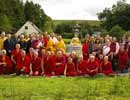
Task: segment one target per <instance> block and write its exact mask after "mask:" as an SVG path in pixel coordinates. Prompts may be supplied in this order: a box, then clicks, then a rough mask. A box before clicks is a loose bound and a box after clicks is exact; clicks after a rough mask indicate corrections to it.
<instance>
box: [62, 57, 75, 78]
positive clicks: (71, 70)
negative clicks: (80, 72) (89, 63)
mask: <svg viewBox="0 0 130 100" xmlns="http://www.w3.org/2000/svg"><path fill="white" fill-rule="evenodd" d="M64 75H65V76H76V75H77V73H76V67H75V64H74V63H73V59H72V58H71V57H69V58H68V62H67V63H66V65H65V70H64Z"/></svg>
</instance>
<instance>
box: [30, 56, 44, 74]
mask: <svg viewBox="0 0 130 100" xmlns="http://www.w3.org/2000/svg"><path fill="white" fill-rule="evenodd" d="M31 63H32V71H33V73H35V72H36V71H38V72H39V74H40V73H41V71H42V69H41V59H40V58H39V57H37V58H36V59H33V60H32V61H31Z"/></svg>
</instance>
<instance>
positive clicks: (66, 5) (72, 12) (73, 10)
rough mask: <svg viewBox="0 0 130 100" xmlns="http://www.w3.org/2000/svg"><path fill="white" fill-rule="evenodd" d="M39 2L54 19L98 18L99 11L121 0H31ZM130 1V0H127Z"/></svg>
mask: <svg viewBox="0 0 130 100" xmlns="http://www.w3.org/2000/svg"><path fill="white" fill-rule="evenodd" d="M30 1H33V2H35V3H39V4H40V5H41V7H42V8H43V9H44V11H45V13H46V14H47V15H48V16H50V17H51V18H52V19H64V20H78V19H80V20H98V18H97V15H96V14H97V13H98V12H101V11H102V10H103V9H104V8H106V7H111V6H112V5H113V4H116V2H117V1H119V0H30ZM127 2H128V3H130V0H127Z"/></svg>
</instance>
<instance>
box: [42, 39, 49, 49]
mask: <svg viewBox="0 0 130 100" xmlns="http://www.w3.org/2000/svg"><path fill="white" fill-rule="evenodd" d="M47 42H48V38H47V37H43V43H44V47H46V46H47Z"/></svg>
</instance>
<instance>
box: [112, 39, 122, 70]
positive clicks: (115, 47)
mask: <svg viewBox="0 0 130 100" xmlns="http://www.w3.org/2000/svg"><path fill="white" fill-rule="evenodd" d="M119 48H120V46H119V43H118V42H117V39H116V37H113V39H112V43H111V45H110V60H111V62H112V67H113V70H114V71H117V68H118V64H117V62H118V61H117V60H118V58H117V56H118V52H119Z"/></svg>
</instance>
